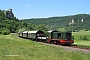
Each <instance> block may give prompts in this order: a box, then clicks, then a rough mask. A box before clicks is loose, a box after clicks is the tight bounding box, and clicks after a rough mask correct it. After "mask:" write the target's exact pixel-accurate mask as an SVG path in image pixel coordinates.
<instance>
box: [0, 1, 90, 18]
mask: <svg viewBox="0 0 90 60" xmlns="http://www.w3.org/2000/svg"><path fill="white" fill-rule="evenodd" d="M9 8H12V9H13V13H14V14H15V16H16V17H17V18H18V19H24V18H25V19H26V18H46V17H53V16H54V17H55V16H67V15H75V14H90V0H0V9H1V10H8V9H9Z"/></svg>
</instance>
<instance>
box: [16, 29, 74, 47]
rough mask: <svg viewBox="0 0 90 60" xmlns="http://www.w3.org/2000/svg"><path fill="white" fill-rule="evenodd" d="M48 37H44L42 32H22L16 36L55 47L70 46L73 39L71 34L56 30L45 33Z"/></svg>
mask: <svg viewBox="0 0 90 60" xmlns="http://www.w3.org/2000/svg"><path fill="white" fill-rule="evenodd" d="M47 33H48V36H47V37H44V36H45V35H44V31H41V30H36V31H23V32H19V33H18V36H19V37H21V38H26V39H30V40H34V41H40V42H47V43H50V44H56V45H71V44H73V43H74V38H73V37H72V32H60V31H57V30H50V31H47Z"/></svg>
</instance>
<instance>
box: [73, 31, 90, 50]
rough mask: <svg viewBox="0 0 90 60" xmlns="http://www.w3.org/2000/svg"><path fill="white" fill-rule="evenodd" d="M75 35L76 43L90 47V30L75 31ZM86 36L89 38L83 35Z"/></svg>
mask: <svg viewBox="0 0 90 60" xmlns="http://www.w3.org/2000/svg"><path fill="white" fill-rule="evenodd" d="M73 36H74V41H75V42H74V44H76V45H78V46H81V47H84V48H90V32H89V31H81V32H73ZM84 36H86V37H87V39H88V40H83V37H84Z"/></svg>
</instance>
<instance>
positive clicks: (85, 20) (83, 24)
mask: <svg viewBox="0 0 90 60" xmlns="http://www.w3.org/2000/svg"><path fill="white" fill-rule="evenodd" d="M23 20H24V21H26V22H28V23H32V24H36V25H38V24H43V25H46V26H47V28H48V29H49V30H50V29H58V30H60V29H61V30H62V29H65V30H67V31H71V30H73V31H75V30H77V31H78V30H82V29H84V30H90V27H89V25H90V15H89V14H77V15H71V16H62V17H49V18H37V19H34V18H33V19H23Z"/></svg>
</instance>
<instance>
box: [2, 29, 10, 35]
mask: <svg viewBox="0 0 90 60" xmlns="http://www.w3.org/2000/svg"><path fill="white" fill-rule="evenodd" d="M1 34H2V35H8V34H10V31H9V30H8V29H3V30H2V31H1Z"/></svg>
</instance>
